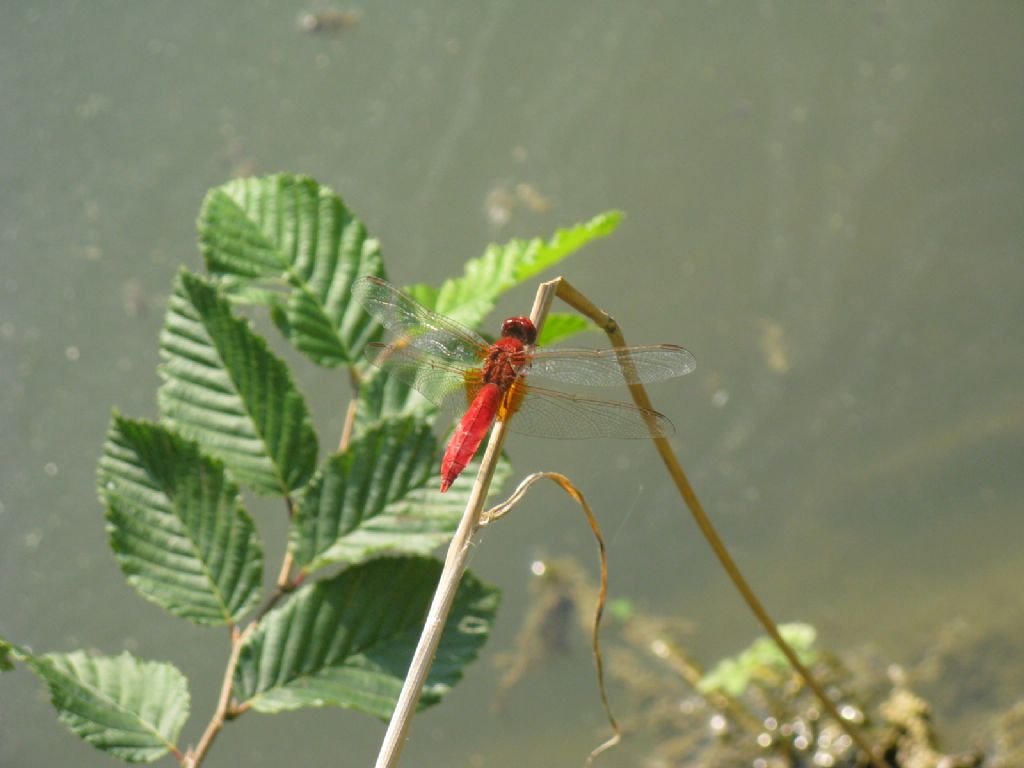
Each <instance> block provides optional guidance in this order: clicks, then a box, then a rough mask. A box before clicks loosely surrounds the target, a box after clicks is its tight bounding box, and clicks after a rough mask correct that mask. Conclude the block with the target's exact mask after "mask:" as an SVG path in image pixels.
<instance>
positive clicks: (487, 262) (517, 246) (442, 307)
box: [428, 211, 622, 328]
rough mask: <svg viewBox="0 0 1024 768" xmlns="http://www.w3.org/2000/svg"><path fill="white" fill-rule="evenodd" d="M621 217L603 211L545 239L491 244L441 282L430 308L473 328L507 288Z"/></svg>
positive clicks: (600, 234)
mask: <svg viewBox="0 0 1024 768" xmlns="http://www.w3.org/2000/svg"><path fill="white" fill-rule="evenodd" d="M620 221H622V214H621V213H619V212H618V211H608V212H607V213H602V214H599V215H597V216H595V217H594V218H592V219H591V220H590V221H587V222H584V223H582V224H577V225H576V226H575V227H570V228H569V229H560V230H558V231H557V232H556V233H555V235H554V236H553V237H552V238H551V239H550V240H547V241H545V240H542V239H541V238H539V237H538V238H534V239H532V240H510V241H509V242H508V243H506V244H504V245H490V246H488V248H487V250H485V251H484V254H483V256H481V257H480V258H478V259H473V260H471V261H469V262H467V263H466V268H465V271H464V273H463V276H462V277H459V278H455V279H452V280H447V281H445V283H444V284H443V285H442V286H441V289H440V291H439V292H438V294H437V299H436V302H435V303H434V304H433V305H432V306H431V308H432V309H434V310H436V311H437V312H440V313H441V314H443V315H448V316H449V317H451V318H452V319H454V320H457V321H459V322H460V323H462V324H463V325H468V326H469V327H470V328H476V327H477V326H478V325H480V322H481V321H482V320H483V319H484V318H485V317H486V316H487V315H488V314H489V313H490V311H491V310H492V309H494V305H495V303H496V302H497V299H498V297H499V296H501V294H503V293H504V292H505V291H507V290H508V289H509V288H512V287H513V286H516V285H519V284H520V283H522V282H525V281H526V280H529V279H530V278H531V277H533V276H534V275H537V274H539V273H540V272H543V271H544V270H545V269H547V268H548V267H551V266H554V265H555V264H557V263H558V262H560V261H562V260H563V259H565V258H566V257H567V256H570V255H571V254H572V253H574V252H576V251H577V250H579V249H580V248H582V247H583V246H584V245H586V244H587V243H589V242H590V241H591V240H595V239H597V238H601V237H607V236H608V235H610V234H611V233H612V232H614V231H615V229H616V227H618V226H619V222H620ZM428 306H430V305H428Z"/></svg>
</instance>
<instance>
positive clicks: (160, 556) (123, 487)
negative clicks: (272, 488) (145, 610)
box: [99, 414, 263, 624]
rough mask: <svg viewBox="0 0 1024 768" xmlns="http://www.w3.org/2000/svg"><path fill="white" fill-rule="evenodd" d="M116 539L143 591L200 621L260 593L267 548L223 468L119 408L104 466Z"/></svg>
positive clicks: (235, 615)
mask: <svg viewBox="0 0 1024 768" xmlns="http://www.w3.org/2000/svg"><path fill="white" fill-rule="evenodd" d="M99 492H100V496H101V498H102V499H103V501H104V502H105V503H106V505H107V523H108V530H109V532H110V544H111V547H112V548H113V550H114V554H115V555H116V556H117V560H118V562H119V563H120V565H121V569H122V570H123V571H124V573H125V575H126V576H127V578H128V582H129V583H130V584H131V585H132V586H134V587H135V588H136V589H137V590H138V591H139V593H140V594H142V596H143V597H145V598H147V599H149V600H152V601H153V602H155V603H157V604H158V605H160V606H163V607H164V608H166V609H167V610H168V611H170V612H171V613H173V614H175V615H177V616H181V617H182V618H184V619H188V620H189V621H194V622H196V623H197V624H228V623H234V622H237V621H238V620H239V619H240V618H241V617H242V616H244V615H245V613H246V612H247V611H248V610H249V609H251V608H252V607H253V606H254V605H255V604H256V603H257V602H258V601H259V597H260V587H261V584H262V579H263V552H262V549H261V547H260V540H259V536H258V534H257V531H256V528H255V526H254V525H253V522H252V519H251V518H250V517H249V516H248V515H247V514H246V513H245V511H244V510H243V509H242V505H241V501H240V498H239V492H238V486H237V485H235V483H233V482H232V481H231V480H230V479H229V478H228V477H226V476H225V474H224V465H223V464H221V463H220V462H219V461H216V460H215V459H210V458H208V457H206V456H203V455H202V454H200V452H199V446H197V445H196V444H195V443H193V442H191V441H189V440H185V439H183V438H181V437H178V436H177V435H175V434H174V433H172V432H170V431H168V430H167V429H165V428H164V427H162V426H160V425H158V424H152V423H149V422H145V421H130V420H128V419H124V418H121V417H120V416H118V415H116V414H115V415H114V419H113V421H112V422H111V425H110V430H109V431H108V433H107V442H106V445H104V447H103V456H102V458H101V459H100V468H99Z"/></svg>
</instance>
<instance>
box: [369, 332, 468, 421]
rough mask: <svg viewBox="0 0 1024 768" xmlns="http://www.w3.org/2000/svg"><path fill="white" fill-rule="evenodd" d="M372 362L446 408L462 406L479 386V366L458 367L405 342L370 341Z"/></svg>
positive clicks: (462, 407)
mask: <svg viewBox="0 0 1024 768" xmlns="http://www.w3.org/2000/svg"><path fill="white" fill-rule="evenodd" d="M366 356H367V358H368V359H369V361H370V362H371V363H373V364H374V365H376V366H377V367H378V368H381V369H382V370H383V371H384V372H385V373H387V374H388V375H390V376H394V377H395V378H396V379H398V380H399V381H402V382H404V383H406V384H408V385H409V386H410V387H412V388H413V389H415V390H416V391H417V392H419V393H420V394H421V395H423V396H424V397H425V398H427V400H429V401H430V402H432V403H433V404H434V405H436V406H438V407H439V408H441V409H442V410H445V411H459V410H465V408H466V405H467V404H468V402H469V401H470V400H472V397H473V395H474V394H476V391H477V390H478V389H479V388H480V383H481V373H480V371H479V369H474V368H469V367H458V366H456V365H451V364H446V363H444V362H442V361H441V360H437V359H434V358H432V357H430V356H429V355H426V354H424V353H423V351H422V350H420V349H417V348H416V347H413V346H411V345H408V344H403V343H401V342H399V343H396V344H370V345H369V346H367V349H366Z"/></svg>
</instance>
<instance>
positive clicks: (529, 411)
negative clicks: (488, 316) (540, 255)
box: [352, 276, 696, 492]
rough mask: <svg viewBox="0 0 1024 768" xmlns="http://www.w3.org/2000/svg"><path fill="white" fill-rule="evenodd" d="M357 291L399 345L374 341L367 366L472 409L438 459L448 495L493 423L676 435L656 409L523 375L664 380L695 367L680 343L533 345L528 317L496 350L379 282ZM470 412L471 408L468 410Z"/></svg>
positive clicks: (518, 320)
mask: <svg viewBox="0 0 1024 768" xmlns="http://www.w3.org/2000/svg"><path fill="white" fill-rule="evenodd" d="M352 294H353V296H354V297H355V298H356V300H357V301H358V302H359V303H360V304H362V305H363V307H365V308H366V311H367V312H369V313H370V314H371V315H373V317H375V318H376V319H377V320H378V321H380V323H381V324H382V325H383V326H384V327H385V328H386V329H387V330H388V331H390V332H391V333H392V334H393V335H394V336H395V337H396V340H395V341H394V342H392V343H391V344H387V345H386V344H376V343H375V344H370V345H369V347H368V349H367V355H368V357H369V358H370V362H372V363H373V364H374V365H377V366H379V367H380V368H383V369H384V370H386V371H387V372H388V373H390V374H392V375H394V376H396V377H397V378H398V379H400V380H401V381H403V382H405V383H407V384H409V385H410V386H412V387H414V388H415V389H417V390H418V391H419V392H420V393H421V394H422V395H423V396H424V397H426V398H427V399H428V400H430V401H431V402H432V403H434V404H435V405H437V406H439V407H441V408H442V409H444V410H451V411H458V410H463V409H465V411H466V412H465V415H464V416H463V417H462V420H461V421H460V422H459V425H458V427H457V428H456V430H455V433H454V435H453V436H452V438H451V441H450V442H449V443H448V448H447V450H446V451H445V454H444V459H443V460H442V462H441V491H442V492H444V491H447V490H448V488H449V487H450V486H451V484H452V483H453V482H454V481H455V478H457V477H458V476H459V474H460V473H461V472H462V470H464V469H465V468H466V465H467V464H468V463H469V462H470V460H471V459H472V458H473V456H474V454H475V453H476V451H477V449H478V448H479V447H480V443H481V442H482V441H483V439H484V436H485V435H486V434H487V432H488V430H489V429H490V428H491V425H492V424H493V423H494V421H495V419H497V420H498V421H505V420H508V419H511V422H510V424H509V429H511V430H512V431H513V432H520V433H523V434H529V435H536V436H540V437H558V438H588V437H633V438H640V437H647V438H649V437H660V436H667V435H671V434H673V433H674V432H675V428H674V427H673V426H672V422H671V421H669V420H668V418H666V417H665V416H663V415H662V414H660V413H658V412H657V411H651V410H647V409H645V408H639V407H637V406H635V405H631V404H629V403H620V402H613V401H610V400H591V399H589V398H585V397H579V396H577V395H573V394H569V393H567V392H559V391H557V390H553V389H542V388H540V387H535V386H533V384H532V383H531V384H527V383H526V379H527V377H529V379H530V380H531V381H532V380H533V379H534V378H538V379H550V380H553V381H557V382H562V383H566V384H585V385H588V386H616V385H622V384H632V383H638V382H643V383H649V382H654V381H662V380H663V379H669V378H672V377H673V376H682V375H683V374H686V373H689V372H690V371H692V370H693V369H694V368H695V367H696V361H695V360H694V359H693V355H691V354H690V353H689V352H687V351H686V350H685V349H683V348H682V347H678V346H676V345H674V344H654V345H649V346H638V347H618V348H610V349H559V348H551V349H535V348H534V343H535V342H536V340H537V329H536V328H534V325H533V323H532V322H531V321H530V318H528V317H510V318H508V319H507V320H505V322H504V323H502V325H501V338H500V339H498V340H497V341H496V342H494V343H493V344H491V343H489V342H488V341H486V340H485V339H484V338H483V337H482V336H480V335H479V334H477V333H476V332H474V331H471V330H470V329H468V328H465V327H463V326H462V325H460V324H459V323H457V322H455V321H454V320H451V319H449V318H447V317H444V316H443V315H439V314H438V313H436V312H433V311H431V310H429V309H427V308H426V307H424V306H423V305H422V304H420V303H418V302H417V301H415V300H414V299H412V298H410V297H408V296H406V295H405V294H404V293H402V292H401V291H399V290H398V289H397V288H395V287H394V286H393V285H391V284H390V283H387V282H385V281H384V280H381V279H380V278H377V277H370V276H366V277H361V278H359V279H358V280H356V281H355V283H353V286H352ZM467 406H468V407H467Z"/></svg>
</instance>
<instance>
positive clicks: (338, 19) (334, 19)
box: [298, 8, 363, 35]
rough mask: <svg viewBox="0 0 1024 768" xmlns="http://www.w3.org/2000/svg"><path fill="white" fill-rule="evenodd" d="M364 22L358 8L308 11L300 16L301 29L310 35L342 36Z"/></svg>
mask: <svg viewBox="0 0 1024 768" xmlns="http://www.w3.org/2000/svg"><path fill="white" fill-rule="evenodd" d="M362 20H363V12H362V11H360V10H359V9H358V8H350V9H348V10H339V9H336V8H323V9H321V10H318V11H308V12H306V13H303V14H302V15H301V16H299V19H298V25H299V29H301V30H302V31H303V32H309V33H310V34H335V35H336V34H340V33H342V32H344V31H345V30H347V29H351V28H352V27H354V26H356V25H357V24H359V22H360V21H362Z"/></svg>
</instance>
